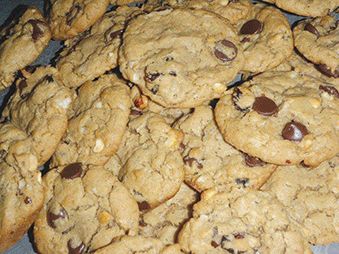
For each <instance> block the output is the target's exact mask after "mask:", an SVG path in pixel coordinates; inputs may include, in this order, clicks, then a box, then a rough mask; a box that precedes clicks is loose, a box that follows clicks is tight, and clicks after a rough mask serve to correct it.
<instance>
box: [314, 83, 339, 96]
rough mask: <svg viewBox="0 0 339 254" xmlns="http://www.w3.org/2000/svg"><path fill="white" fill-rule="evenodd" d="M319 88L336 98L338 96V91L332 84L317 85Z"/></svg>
mask: <svg viewBox="0 0 339 254" xmlns="http://www.w3.org/2000/svg"><path fill="white" fill-rule="evenodd" d="M319 90H320V91H323V92H325V93H328V94H329V95H332V96H334V97H336V98H339V92H338V90H337V89H336V88H335V87H334V86H323V85H321V86H319Z"/></svg>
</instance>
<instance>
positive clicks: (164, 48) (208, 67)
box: [119, 8, 243, 108]
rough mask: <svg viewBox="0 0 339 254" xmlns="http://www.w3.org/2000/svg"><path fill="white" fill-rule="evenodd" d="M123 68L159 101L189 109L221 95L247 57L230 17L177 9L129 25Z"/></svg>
mask: <svg viewBox="0 0 339 254" xmlns="http://www.w3.org/2000/svg"><path fill="white" fill-rule="evenodd" d="M159 24H161V25H159ZM119 64H120V71H121V72H122V74H123V76H124V77H125V78H126V79H128V80H130V81H132V82H133V83H135V84H137V85H138V86H139V87H140V88H141V90H142V92H143V93H144V94H145V95H147V96H149V97H150V98H151V99H152V100H153V101H155V102H156V103H159V104H161V105H162V106H165V107H183V108H185V107H186V108H187V107H188V108H189V107H194V106H197V105H199V104H201V103H203V102H206V101H209V100H210V99H213V98H216V97H220V96H221V94H222V93H223V92H224V91H225V90H226V85H227V83H228V82H230V81H232V79H233V78H234V77H235V76H236V74H237V72H238V71H239V70H240V69H241V68H242V65H243V55H242V49H241V47H240V46H239V42H238V35H237V34H236V32H235V31H234V29H233V28H232V26H231V24H230V23H229V22H228V21H227V20H226V19H224V18H222V17H220V16H219V15H217V14H214V13H211V12H208V11H204V10H191V9H180V8H179V9H168V10H163V11H158V12H152V13H150V14H146V15H140V16H138V17H137V18H135V19H133V20H132V21H131V22H129V24H128V26H127V28H126V31H125V33H124V35H123V44H122V46H121V48H120V52H119Z"/></svg>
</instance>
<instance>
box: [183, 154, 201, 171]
mask: <svg viewBox="0 0 339 254" xmlns="http://www.w3.org/2000/svg"><path fill="white" fill-rule="evenodd" d="M193 162H195V163H196V164H197V168H198V169H202V168H203V167H204V166H203V165H202V164H201V163H200V162H199V161H198V160H197V159H196V158H190V157H188V156H186V157H185V158H184V163H185V165H187V164H188V165H189V166H190V167H192V165H193Z"/></svg>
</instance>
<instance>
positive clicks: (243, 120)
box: [215, 72, 339, 167]
mask: <svg viewBox="0 0 339 254" xmlns="http://www.w3.org/2000/svg"><path fill="white" fill-rule="evenodd" d="M338 89H339V88H338V86H337V85H333V84H330V83H325V82H323V81H322V80H319V79H315V78H312V77H311V76H305V75H302V74H300V73H297V72H271V73H269V72H267V73H264V74H261V75H258V76H256V77H254V78H253V79H252V80H251V81H248V82H246V83H244V84H243V85H241V86H239V87H236V88H234V89H231V90H229V91H228V92H227V94H226V95H225V96H224V97H223V98H222V99H220V101H219V102H218V104H217V106H216V109H215V116H216V122H217V124H218V126H219V129H220V130H221V132H222V134H223V137H224V139H225V140H226V141H227V142H229V143H230V144H232V145H233V146H235V147H236V148H237V149H239V150H241V151H243V152H245V153H247V154H250V155H251V156H255V157H258V158H260V159H261V160H263V161H266V162H270V163H274V164H280V165H295V164H299V163H301V162H303V163H304V164H305V165H308V166H311V167H315V166H317V165H319V164H320V163H321V162H322V161H325V160H328V159H330V158H332V157H334V156H335V155H336V154H337V153H338V152H339V135H338V119H339V118H338V116H339V115H338V110H337V109H338V107H339V104H338V103H339V101H338Z"/></svg>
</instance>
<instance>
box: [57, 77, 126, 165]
mask: <svg viewBox="0 0 339 254" xmlns="http://www.w3.org/2000/svg"><path fill="white" fill-rule="evenodd" d="M129 95H130V89H129V88H128V86H127V85H126V84H125V83H124V82H123V81H122V80H119V79H118V78H117V77H116V76H115V75H104V76H101V77H100V78H99V79H98V80H96V81H88V82H86V83H85V84H83V85H82V86H81V87H80V88H79V89H78V97H77V100H76V101H75V102H74V106H73V111H74V117H73V118H72V119H70V120H69V123H68V127H67V131H66V133H65V135H64V137H63V139H62V141H61V143H60V144H59V146H58V148H57V150H56V152H55V154H54V155H53V158H52V164H53V165H54V166H60V165H67V164H69V163H72V162H82V163H84V164H91V165H103V164H105V163H106V162H107V161H108V160H109V159H110V157H111V156H112V155H113V154H114V153H115V152H116V150H117V149H118V146H119V144H120V142H121V140H122V137H123V135H124V132H125V130H126V127H127V122H128V116H129V113H130V107H131V99H130V96H129Z"/></svg>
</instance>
